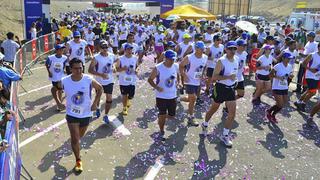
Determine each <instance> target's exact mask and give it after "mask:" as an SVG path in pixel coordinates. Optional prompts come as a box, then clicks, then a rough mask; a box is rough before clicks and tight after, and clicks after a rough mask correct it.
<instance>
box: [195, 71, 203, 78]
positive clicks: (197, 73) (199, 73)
mask: <svg viewBox="0 0 320 180" xmlns="http://www.w3.org/2000/svg"><path fill="white" fill-rule="evenodd" d="M201 76H202V72H195V73H194V78H195V79H200V78H201Z"/></svg>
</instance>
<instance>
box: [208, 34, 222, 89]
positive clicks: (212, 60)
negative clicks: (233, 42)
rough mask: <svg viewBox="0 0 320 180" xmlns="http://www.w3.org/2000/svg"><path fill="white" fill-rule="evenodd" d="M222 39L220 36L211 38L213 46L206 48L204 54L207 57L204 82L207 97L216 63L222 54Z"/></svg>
mask: <svg viewBox="0 0 320 180" xmlns="http://www.w3.org/2000/svg"><path fill="white" fill-rule="evenodd" d="M221 42H222V38H221V36H220V35H214V36H213V44H212V45H210V46H209V47H208V48H207V51H206V54H207V56H208V61H207V81H206V90H205V93H206V94H207V95H209V92H210V86H211V84H212V75H213V71H214V68H215V66H216V63H217V61H218V59H219V58H221V57H222V56H223V54H224V46H223V44H221Z"/></svg>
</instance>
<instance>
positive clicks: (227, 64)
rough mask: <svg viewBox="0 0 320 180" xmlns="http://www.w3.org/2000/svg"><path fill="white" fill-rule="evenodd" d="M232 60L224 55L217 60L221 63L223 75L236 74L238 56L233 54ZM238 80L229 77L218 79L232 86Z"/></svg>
mask: <svg viewBox="0 0 320 180" xmlns="http://www.w3.org/2000/svg"><path fill="white" fill-rule="evenodd" d="M233 58H234V59H233V61H230V60H229V59H228V58H227V56H226V55H224V56H222V57H221V58H220V59H219V60H220V62H221V64H222V75H223V76H230V75H232V74H235V75H237V74H238V67H239V61H238V57H237V56H234V57H233ZM237 81H238V80H237V79H236V80H231V79H226V80H219V81H218V82H219V83H221V84H224V85H227V86H232V85H234V84H235V83H236V82H237Z"/></svg>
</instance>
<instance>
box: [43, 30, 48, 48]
mask: <svg viewBox="0 0 320 180" xmlns="http://www.w3.org/2000/svg"><path fill="white" fill-rule="evenodd" d="M43 41H44V52H45V53H46V52H48V51H49V38H48V35H47V34H46V35H44V36H43Z"/></svg>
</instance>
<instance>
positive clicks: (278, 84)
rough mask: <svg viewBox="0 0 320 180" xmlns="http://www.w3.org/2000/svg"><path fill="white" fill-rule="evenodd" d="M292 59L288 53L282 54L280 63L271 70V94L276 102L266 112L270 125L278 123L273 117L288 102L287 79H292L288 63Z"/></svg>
mask: <svg viewBox="0 0 320 180" xmlns="http://www.w3.org/2000/svg"><path fill="white" fill-rule="evenodd" d="M293 58H294V57H293V56H292V55H291V54H290V53H284V54H283V55H282V61H281V62H279V63H278V64H276V65H275V66H274V67H273V68H272V70H271V73H270V77H271V78H273V80H272V93H273V96H274V99H275V101H276V104H275V105H273V106H272V107H271V108H269V109H267V110H266V118H267V119H268V120H269V121H270V122H271V123H278V120H277V119H276V117H275V116H276V114H277V113H278V112H280V111H281V109H282V108H283V107H284V106H285V104H286V103H287V102H288V89H289V86H288V78H289V77H290V78H291V79H292V78H293V74H292V67H291V65H290V63H289V62H290V60H291V59H293Z"/></svg>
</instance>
